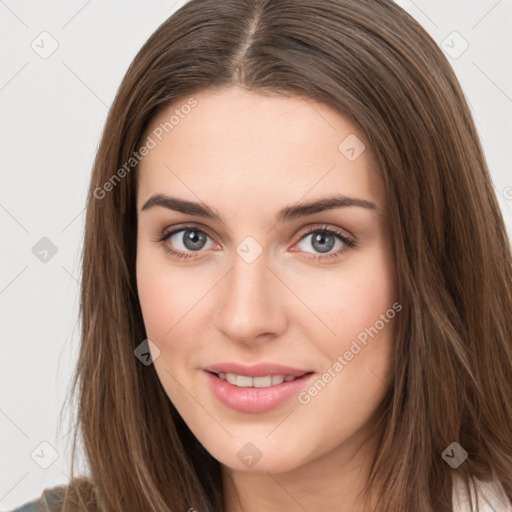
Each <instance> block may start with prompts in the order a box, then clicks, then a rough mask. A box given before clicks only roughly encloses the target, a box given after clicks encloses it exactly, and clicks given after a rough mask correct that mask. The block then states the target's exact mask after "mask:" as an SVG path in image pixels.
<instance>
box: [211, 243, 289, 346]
mask: <svg viewBox="0 0 512 512" xmlns="http://www.w3.org/2000/svg"><path fill="white" fill-rule="evenodd" d="M244 248H245V249H247V246H245V247H244V245H243V244H240V246H239V247H238V248H237V253H238V254H234V255H233V266H232V269H231V271H230V272H229V273H228V275H227V276H226V279H225V283H224V286H223V287H222V289H221V292H220V293H222V295H223V296H222V298H221V300H220V301H219V304H220V306H219V308H218V309H217V314H216V322H217V328H218V329H219V330H221V331H223V332H224V333H225V334H227V335H228V336H230V337H232V338H234V339H250V338H253V337H256V336H258V335H259V334H262V333H273V334H275V333H276V331H278V330H279V329H280V328H281V322H282V321H283V320H284V313H283V310H282V306H283V303H282V300H281V299H282V293H281V292H282V290H279V284H280V283H279V282H278V281H279V280H278V279H276V277H275V275H274V274H273V273H272V272H271V271H270V270H269V268H267V265H268V263H269V262H268V260H267V258H266V253H264V252H261V253H260V254H259V255H257V256H256V257H255V259H252V258H248V257H246V256H247V254H250V250H249V251H248V252H244V251H243V249H244ZM241 249H242V250H241ZM252 256H254V253H253V254H252Z"/></svg>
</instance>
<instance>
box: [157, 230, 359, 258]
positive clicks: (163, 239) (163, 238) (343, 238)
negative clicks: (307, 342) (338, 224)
mask: <svg viewBox="0 0 512 512" xmlns="http://www.w3.org/2000/svg"><path fill="white" fill-rule="evenodd" d="M186 230H191V231H197V232H199V233H203V234H205V235H206V236H208V237H210V235H208V233H207V232H206V231H204V230H203V229H200V228H199V227H198V226H197V225H184V226H178V227H176V228H174V229H172V230H171V231H164V232H163V233H162V234H161V236H160V237H158V238H157V239H156V240H154V241H155V242H158V243H160V244H161V245H162V246H163V248H164V250H165V251H166V252H168V253H169V254H171V256H173V257H175V258H178V259H182V258H183V259H189V258H195V257H196V256H195V255H194V253H193V252H192V253H183V252H179V251H175V250H174V249H171V248H170V247H169V245H168V244H166V243H165V242H166V241H167V240H168V239H169V238H170V237H171V236H172V235H174V234H176V233H179V232H180V231H186ZM313 233H322V234H330V235H334V236H336V237H338V238H339V239H340V240H341V241H342V242H343V243H344V244H345V247H344V248H342V249H341V250H339V251H338V252H335V253H332V254H327V255H325V256H321V255H320V256H312V257H311V256H307V259H310V260H313V261H317V260H321V261H325V260H331V259H333V258H339V257H340V256H342V255H343V254H344V253H345V252H347V251H348V250H350V249H353V248H355V247H357V244H356V243H355V241H354V240H352V239H351V238H348V237H346V236H345V235H343V234H342V233H341V232H340V231H338V230H337V229H335V228H332V227H330V226H319V227H315V228H313V229H310V230H309V231H307V232H305V233H303V234H302V235H301V237H300V239H299V242H300V241H301V240H303V239H304V238H306V237H307V236H308V235H311V234H313ZM210 238H211V237H210ZM194 252H202V251H194Z"/></svg>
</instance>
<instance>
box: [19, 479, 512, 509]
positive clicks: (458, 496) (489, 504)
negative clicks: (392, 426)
mask: <svg viewBox="0 0 512 512" xmlns="http://www.w3.org/2000/svg"><path fill="white" fill-rule="evenodd" d="M477 486H478V493H479V494H478V496H479V498H480V499H479V506H480V512H512V504H511V503H510V500H509V499H508V498H507V497H506V495H505V493H504V491H503V489H502V487H501V485H499V484H494V485H493V484H491V483H486V482H481V481H480V480H477ZM471 489H472V495H471V497H472V500H473V507H474V506H475V494H474V489H473V487H472V488H471ZM64 490H65V486H58V487H53V488H51V489H45V490H44V491H43V493H42V494H41V496H40V497H39V498H38V499H36V500H33V501H31V502H28V503H25V504H24V505H22V506H21V507H20V508H17V509H15V510H12V511H11V512H60V508H59V501H60V500H61V499H62V495H63V493H64ZM452 506H453V512H473V511H474V510H476V509H475V508H471V504H470V501H469V499H468V496H467V495H466V494H465V489H464V487H463V482H462V479H460V477H455V478H454V483H453V492H452Z"/></svg>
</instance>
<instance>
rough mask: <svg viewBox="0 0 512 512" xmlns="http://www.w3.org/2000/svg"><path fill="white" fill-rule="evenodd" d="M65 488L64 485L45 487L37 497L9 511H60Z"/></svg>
mask: <svg viewBox="0 0 512 512" xmlns="http://www.w3.org/2000/svg"><path fill="white" fill-rule="evenodd" d="M65 490H66V486H64V485H61V486H57V487H52V488H49V489H45V490H44V491H43V493H42V494H41V496H40V497H39V498H37V499H35V500H32V501H30V502H27V503H24V504H23V505H21V506H20V507H18V508H16V509H14V510H11V511H10V512H61V509H62V498H63V496H64V493H65Z"/></svg>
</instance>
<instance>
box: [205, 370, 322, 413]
mask: <svg viewBox="0 0 512 512" xmlns="http://www.w3.org/2000/svg"><path fill="white" fill-rule="evenodd" d="M313 375H314V373H308V374H306V375H303V376H302V377H299V378H297V379H295V380H292V381H290V382H283V383H282V384H276V385H274V386H269V387H268V388H254V387H246V388H244V387H238V386H234V385H233V384H230V383H229V382H227V381H225V380H223V379H221V378H220V377H217V375H215V374H213V373H210V372H206V376H207V378H208V384H209V386H210V389H211V390H212V392H213V394H214V395H215V396H216V397H217V398H218V400H219V401H220V402H221V403H223V404H224V405H225V406H226V407H229V408H231V409H235V410H236V411H239V412H245V413H260V412H266V411H270V410H271V409H275V408H276V407H279V406H280V405H283V404H284V403H285V402H287V401H288V400H289V399H290V398H292V397H293V396H296V395H298V394H299V392H300V391H301V390H302V388H304V386H305V385H306V383H307V382H308V381H309V380H310V379H311V377H313Z"/></svg>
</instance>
